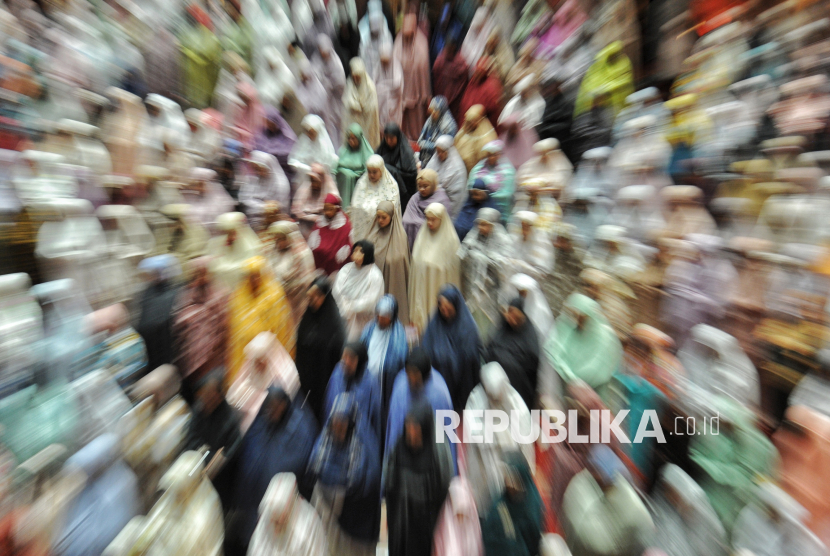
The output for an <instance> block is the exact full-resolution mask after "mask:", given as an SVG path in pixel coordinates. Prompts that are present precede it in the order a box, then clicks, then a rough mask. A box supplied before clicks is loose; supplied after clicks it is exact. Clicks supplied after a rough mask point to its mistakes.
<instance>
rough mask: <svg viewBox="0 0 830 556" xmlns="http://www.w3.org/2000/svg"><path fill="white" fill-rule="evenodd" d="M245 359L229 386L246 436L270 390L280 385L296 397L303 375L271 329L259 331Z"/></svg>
mask: <svg viewBox="0 0 830 556" xmlns="http://www.w3.org/2000/svg"><path fill="white" fill-rule="evenodd" d="M244 354H245V362H244V363H243V364H242V369H241V370H240V371H239V375H238V376H237V377H236V380H234V381H233V383H232V384H231V386H230V388H229V389H228V402H229V403H230V404H231V405H233V406H234V407H235V408H236V409H237V410H238V411H239V412H240V414H241V416H242V421H241V423H240V428H241V430H242V434H243V435H244V434H245V433H246V432H247V431H248V428H249V427H250V426H251V423H253V422H254V418H255V417H256V416H257V414H258V413H259V410H260V408H261V407H262V402H264V401H265V397H266V395H267V393H268V389H269V388H271V387H272V386H277V387H279V388H280V389H282V390H284V391H285V392H286V393H287V394H288V396H289V397H290V398H291V399H292V400H293V399H295V398H296V397H297V392H298V391H299V390H300V377H299V375H298V374H297V367H296V366H295V365H294V361H293V360H292V359H291V355H290V354H289V353H288V352H287V351H286V350H285V347H284V346H283V345H282V343H280V341H279V340H277V337H276V336H274V335H273V334H271V333H270V332H260V333H259V334H257V335H256V336H255V337H254V339H253V340H251V341H250V342H249V343H248V345H246V346H245V349H244Z"/></svg>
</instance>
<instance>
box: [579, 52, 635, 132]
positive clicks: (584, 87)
mask: <svg viewBox="0 0 830 556" xmlns="http://www.w3.org/2000/svg"><path fill="white" fill-rule="evenodd" d="M623 46H624V45H623V43H622V42H620V41H616V42H612V43H611V44H609V45H608V46H606V47H605V48H603V49H602V50H600V51H599V53H598V54H597V55H596V57H595V58H594V63H593V64H591V67H589V68H588V72H587V73H586V74H585V77H583V78H582V83H581V84H580V85H579V92H578V93H577V97H576V106H575V107H574V118H576V117H577V116H579V115H580V114H583V113H585V112H588V111H589V110H590V109H591V105H592V103H593V101H594V96H595V94H596V93H598V92H600V91H602V92H603V94H605V95H607V96H608V97H609V99H608V103H609V106H610V107H611V109H612V110H613V113H614V114H617V113H618V112H619V111H620V110H622V109H623V107H624V106H625V97H627V96H628V95H630V94H631V93H633V92H634V72H633V70H632V68H631V61H630V60H629V59H628V56H626V55H625V53H624V52H623Z"/></svg>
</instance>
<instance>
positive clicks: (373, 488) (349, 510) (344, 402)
mask: <svg viewBox="0 0 830 556" xmlns="http://www.w3.org/2000/svg"><path fill="white" fill-rule="evenodd" d="M366 409H367V408H366V407H365V406H363V405H361V403H360V401H359V400H358V399H356V398H355V397H354V396H352V395H351V394H349V393H344V394H340V395H338V396H337V397H336V398H335V400H334V403H333V405H332V409H331V413H329V416H328V420H327V422H326V426H325V427H324V428H323V431H322V432H321V433H320V436H319V438H318V439H317V442H316V443H315V445H314V451H313V452H312V454H311V460H310V461H309V467H308V472H309V475H310V476H311V477H312V479H313V480H315V482H316V485H315V487H314V494H313V495H312V502H313V503H314V506H315V507H316V508H317V511H318V512H319V514H320V516H321V517H322V520H323V526H324V527H325V528H326V530H327V536H328V545H329V549H330V550H331V551H332V552H331V553H332V554H342V555H344V556H374V555H375V553H376V551H377V541H378V537H379V533H380V504H379V503H378V502H379V498H380V480H381V467H380V462H381V452H380V444H379V442H378V437H377V435H376V434H375V432H374V431H373V430H372V429H371V427H369V423H368V421H367V420H366V419H365V414H364V412H365V411H366Z"/></svg>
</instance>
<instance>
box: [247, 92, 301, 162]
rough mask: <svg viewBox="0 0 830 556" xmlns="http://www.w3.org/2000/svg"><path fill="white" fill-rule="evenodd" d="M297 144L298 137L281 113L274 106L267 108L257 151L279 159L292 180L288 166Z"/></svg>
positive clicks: (257, 141) (256, 144)
mask: <svg viewBox="0 0 830 556" xmlns="http://www.w3.org/2000/svg"><path fill="white" fill-rule="evenodd" d="M296 142H297V136H296V135H294V131H293V130H292V129H291V127H290V126H289V125H288V122H286V121H285V119H284V118H283V117H282V114H280V111H279V110H278V109H276V108H274V107H273V106H266V107H265V124H264V127H263V128H262V130H261V131H260V133H259V134H258V135H257V137H256V143H255V147H256V150H258V151H261V152H264V153H268V154H270V155H271V156H274V157H276V158H277V162H279V163H280V167H281V168H282V171H283V172H284V173H285V175H286V177H288V178H291V177H292V176H291V175H290V174H289V173H290V172H291V166H289V165H288V155H289V154H290V153H291V150H292V149H293V148H294V144H295V143H296Z"/></svg>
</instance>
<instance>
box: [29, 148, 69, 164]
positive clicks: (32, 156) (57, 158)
mask: <svg viewBox="0 0 830 556" xmlns="http://www.w3.org/2000/svg"><path fill="white" fill-rule="evenodd" d="M22 158H23V160H28V161H29V162H39V163H47V164H48V163H51V164H59V163H61V162H63V156H61V155H59V154H55V153H50V152H46V151H35V150H28V151H23V155H22Z"/></svg>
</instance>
